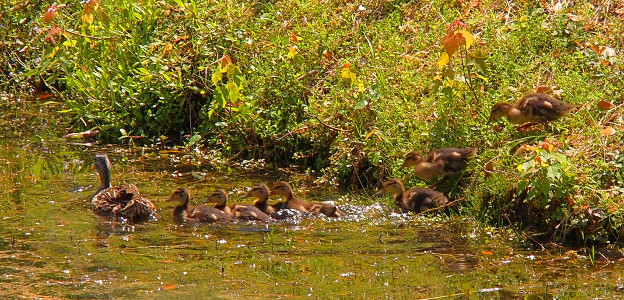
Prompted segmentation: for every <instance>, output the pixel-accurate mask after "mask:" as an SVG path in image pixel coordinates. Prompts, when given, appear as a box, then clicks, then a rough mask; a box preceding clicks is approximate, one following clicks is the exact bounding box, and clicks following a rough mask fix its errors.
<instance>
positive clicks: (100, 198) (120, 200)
mask: <svg viewBox="0 0 624 300" xmlns="http://www.w3.org/2000/svg"><path fill="white" fill-rule="evenodd" d="M93 168H95V169H97V171H98V174H99V176H100V182H101V185H100V188H98V190H97V191H96V192H95V194H94V195H93V197H91V205H92V207H93V211H94V212H95V213H96V214H98V215H104V216H115V217H121V218H124V219H128V220H130V221H144V220H148V219H150V218H153V219H157V215H156V206H154V204H153V203H152V202H151V201H150V200H148V199H146V198H144V197H143V196H141V194H140V193H139V188H137V187H136V185H134V184H132V183H125V184H121V185H119V186H116V187H113V186H111V181H110V177H111V175H110V161H109V160H108V156H107V155H106V154H104V153H98V154H95V164H94V166H93Z"/></svg>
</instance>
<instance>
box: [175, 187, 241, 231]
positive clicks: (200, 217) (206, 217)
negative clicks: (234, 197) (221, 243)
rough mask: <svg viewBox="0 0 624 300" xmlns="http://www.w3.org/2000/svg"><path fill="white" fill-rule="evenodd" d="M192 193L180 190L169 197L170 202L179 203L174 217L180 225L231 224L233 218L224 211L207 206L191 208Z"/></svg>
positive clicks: (185, 189) (184, 189)
mask: <svg viewBox="0 0 624 300" xmlns="http://www.w3.org/2000/svg"><path fill="white" fill-rule="evenodd" d="M190 200H191V193H190V192H189V190H188V189H187V188H179V189H177V190H175V191H174V192H173V194H171V196H169V201H178V202H179V204H178V205H177V206H176V207H175V208H174V209H173V216H174V217H175V218H176V219H177V220H178V222H180V223H216V222H231V221H233V219H232V217H231V216H230V215H228V214H226V213H224V212H223V211H221V210H219V209H217V208H214V207H210V206H205V205H197V206H189V201H190Z"/></svg>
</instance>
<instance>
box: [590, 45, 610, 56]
mask: <svg viewBox="0 0 624 300" xmlns="http://www.w3.org/2000/svg"><path fill="white" fill-rule="evenodd" d="M591 49H592V50H594V52H596V53H597V54H598V55H602V52H604V51H605V50H606V49H607V47H605V46H596V45H591Z"/></svg>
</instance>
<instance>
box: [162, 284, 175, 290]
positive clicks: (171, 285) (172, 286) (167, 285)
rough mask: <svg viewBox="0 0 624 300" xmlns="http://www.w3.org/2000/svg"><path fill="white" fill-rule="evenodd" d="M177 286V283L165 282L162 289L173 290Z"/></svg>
mask: <svg viewBox="0 0 624 300" xmlns="http://www.w3.org/2000/svg"><path fill="white" fill-rule="evenodd" d="M175 288H176V286H175V284H165V285H163V287H162V289H163V290H165V291H169V290H173V289H175Z"/></svg>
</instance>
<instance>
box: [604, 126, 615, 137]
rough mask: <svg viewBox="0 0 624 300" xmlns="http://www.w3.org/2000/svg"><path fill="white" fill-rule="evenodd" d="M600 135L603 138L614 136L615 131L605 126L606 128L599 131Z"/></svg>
mask: <svg viewBox="0 0 624 300" xmlns="http://www.w3.org/2000/svg"><path fill="white" fill-rule="evenodd" d="M600 134H602V135H603V136H609V135H614V134H615V129H613V127H611V126H607V127H605V128H603V129H602V130H600Z"/></svg>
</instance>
